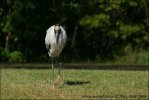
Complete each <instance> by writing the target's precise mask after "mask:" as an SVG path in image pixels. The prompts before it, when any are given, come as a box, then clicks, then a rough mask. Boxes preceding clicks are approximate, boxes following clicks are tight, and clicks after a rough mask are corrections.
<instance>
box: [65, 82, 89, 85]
mask: <svg viewBox="0 0 149 100" xmlns="http://www.w3.org/2000/svg"><path fill="white" fill-rule="evenodd" d="M65 84H67V85H84V84H90V82H89V81H66V82H65Z"/></svg>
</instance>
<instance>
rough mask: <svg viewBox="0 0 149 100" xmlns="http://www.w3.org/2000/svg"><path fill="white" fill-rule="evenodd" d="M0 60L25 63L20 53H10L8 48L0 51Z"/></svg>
mask: <svg viewBox="0 0 149 100" xmlns="http://www.w3.org/2000/svg"><path fill="white" fill-rule="evenodd" d="M0 51H1V54H0V55H1V57H2V58H1V59H2V60H4V61H8V62H11V63H16V62H17V63H20V62H25V57H24V55H23V54H22V53H21V52H20V51H12V52H10V51H9V50H8V48H4V49H1V50H0Z"/></svg>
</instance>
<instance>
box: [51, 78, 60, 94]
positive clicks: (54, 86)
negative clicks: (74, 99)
mask: <svg viewBox="0 0 149 100" xmlns="http://www.w3.org/2000/svg"><path fill="white" fill-rule="evenodd" d="M60 81H61V76H60V75H58V76H57V79H56V81H55V82H54V83H53V84H52V86H51V89H52V90H53V91H54V90H55V89H56V86H57V85H58V84H59V83H60Z"/></svg>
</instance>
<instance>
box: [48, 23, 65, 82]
mask: <svg viewBox="0 0 149 100" xmlns="http://www.w3.org/2000/svg"><path fill="white" fill-rule="evenodd" d="M66 41H67V35H66V31H65V30H64V28H63V27H62V26H60V25H59V24H56V25H52V26H51V27H50V28H49V29H48V30H47V33H46V37H45V44H46V48H47V51H48V55H49V56H50V57H51V59H52V81H53V82H54V64H53V58H54V57H58V58H59V56H60V54H61V52H62V50H63V48H64V46H65V44H66ZM60 67H61V63H59V71H58V77H57V78H59V79H60Z"/></svg>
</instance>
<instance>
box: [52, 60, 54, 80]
mask: <svg viewBox="0 0 149 100" xmlns="http://www.w3.org/2000/svg"><path fill="white" fill-rule="evenodd" d="M52 82H54V65H53V58H52Z"/></svg>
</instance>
